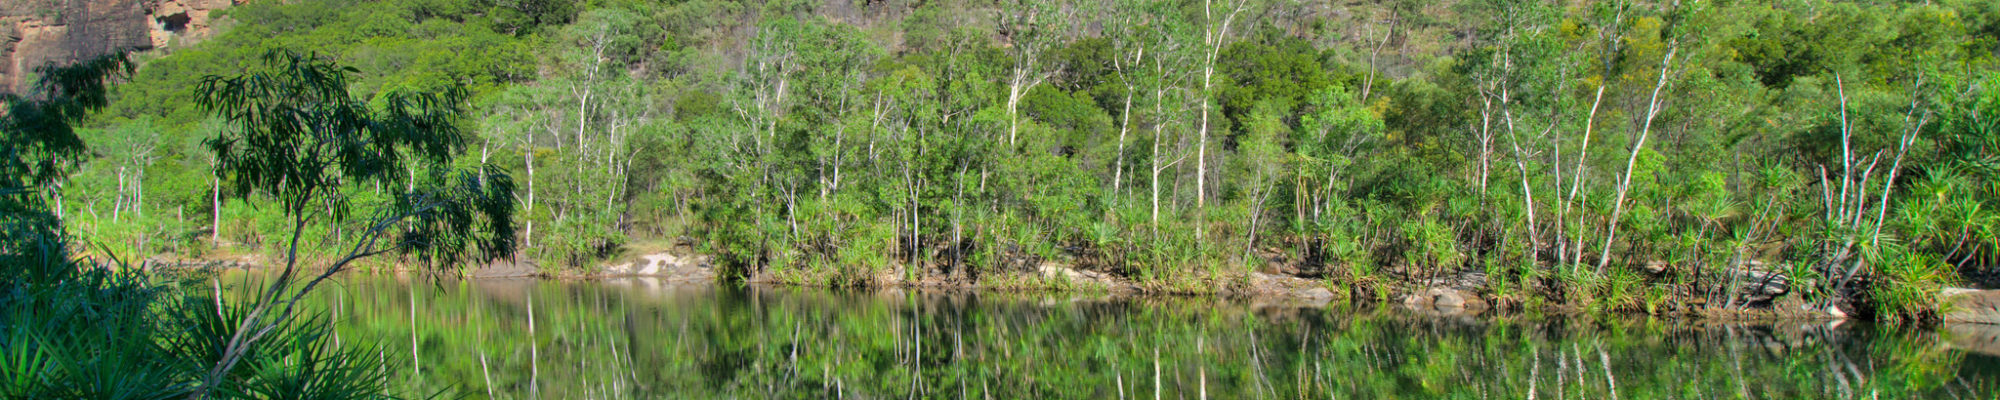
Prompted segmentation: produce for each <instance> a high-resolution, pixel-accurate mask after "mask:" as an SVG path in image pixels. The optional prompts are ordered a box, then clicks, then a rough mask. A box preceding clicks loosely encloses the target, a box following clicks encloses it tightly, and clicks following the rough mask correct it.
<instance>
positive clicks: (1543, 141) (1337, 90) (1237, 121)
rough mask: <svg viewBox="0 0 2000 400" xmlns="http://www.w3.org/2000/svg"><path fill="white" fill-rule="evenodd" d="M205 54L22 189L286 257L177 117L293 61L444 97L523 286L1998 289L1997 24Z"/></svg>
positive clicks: (1895, 295)
mask: <svg viewBox="0 0 2000 400" xmlns="http://www.w3.org/2000/svg"><path fill="white" fill-rule="evenodd" d="M222 15H223V18H226V19H227V20H228V21H229V23H227V24H223V25H222V26H226V28H225V29H224V30H222V31H220V32H219V33H217V34H216V35H215V36H214V37H213V38H210V39H208V40H205V41H202V42H199V43H196V44H192V45H187V46H184V47H172V48H166V49H162V50H158V51H154V52H151V53H147V54H145V55H142V56H139V57H137V58H136V59H135V62H136V64H137V66H138V67H137V68H136V70H135V72H134V73H133V74H132V75H131V77H130V78H129V79H126V80H124V81H123V82H121V83H120V84H118V85H116V86H114V87H113V88H112V89H111V90H110V95H109V97H108V105H107V106H106V107H104V108H103V110H102V111H101V112H98V113H96V114H94V115H93V116H91V117H90V118H89V119H88V120H86V121H85V123H84V124H83V126H84V127H85V128H84V129H81V130H79V136H80V137H82V138H83V140H84V141H86V142H88V143H89V146H90V147H89V148H90V149H91V150H90V152H89V154H87V156H85V157H82V160H81V162H77V163H74V164H73V165H67V166H66V168H64V169H63V170H62V171H61V172H62V174H63V178H62V179H61V180H59V182H60V183H56V184H50V185H46V186H48V188H47V189H45V193H46V195H47V197H48V199H49V200H50V204H53V205H54V207H53V208H54V210H55V213H56V214H57V216H58V217H60V218H62V219H63V220H64V221H65V224H64V226H65V228H66V229H68V230H70V231H72V233H73V234H75V235H77V236H78V237H83V238H89V239H90V240H91V241H92V242H93V243H98V244H101V245H102V246H101V247H102V248H103V249H104V250H103V251H106V252H112V253H119V254H124V255H128V256H133V257H153V256H168V255H171V256H175V257H188V258H213V259H219V258H225V257H232V256H238V255H257V254H271V253H274V252H277V251H280V249H282V248H284V246H285V243H284V241H285V239H286V238H285V237H282V236H285V234H283V233H281V232H289V230H288V227H287V226H286V225H285V224H286V223H287V221H290V220H289V219H287V218H286V217H285V215H284V211H283V210H280V209H277V208H275V207H268V206H259V203H260V202H264V201H265V200H269V199H271V197H270V196H274V195H276V194H274V193H262V194H260V193H256V192H254V191H252V192H249V193H234V192H232V189H231V188H230V187H229V185H228V184H227V183H228V182H230V180H231V179H234V177H231V176H224V175H227V174H221V175H219V174H216V173H213V172H212V171H215V170H216V169H215V166H216V165H217V163H218V159H217V157H216V156H215V153H213V152H210V151H209V149H208V148H207V147H206V146H204V144H203V140H204V139H206V138H211V137H215V136H216V133H217V132H219V131H221V130H226V129H230V127H229V125H228V124H227V123H225V122H224V121H220V120H217V119H216V118H214V117H213V116H212V115H213V114H212V113H210V112H207V111H206V110H204V109H203V108H201V107H200V106H199V104H198V103H199V102H198V101H196V99H197V98H199V96H201V95H202V93H201V88H202V87H203V86H202V84H201V78H202V77H204V76H211V75H224V76H227V75H235V74H240V73H242V72H243V71H244V70H245V69H246V68H247V66H249V65H254V64H255V62H256V61H257V60H259V59H260V58H259V57H261V56H263V55H265V54H268V53H270V52H272V51H289V52H293V53H297V54H316V55H318V57H324V58H327V59H331V60H333V61H337V62H338V63H339V64H341V65H346V66H350V67H353V68H354V70H355V71H357V72H356V73H355V74H354V75H353V76H351V77H350V78H349V81H348V86H347V87H348V88H349V91H351V92H352V93H351V94H352V96H353V98H354V99H357V101H358V102H361V103H365V104H361V105H357V106H365V107H372V108H374V109H382V108H384V107H388V106H389V105H390V103H393V102H395V101H396V99H397V98H398V96H397V93H407V92H439V91H444V90H447V89H451V88H463V91H464V92H463V93H464V96H463V98H462V99H459V101H461V102H462V104H460V106H462V107H465V109H466V112H465V114H464V117H462V118H457V119H455V120H453V121H450V122H449V123H451V124H454V125H455V126H456V128H457V129H456V130H457V131H461V132H463V133H464V134H465V135H466V140H467V143H468V144H467V145H466V151H464V152H462V153H460V155H458V156H457V157H458V159H457V160H451V161H450V162H451V163H454V164H456V165H460V166H475V165H485V164H493V165H497V166H500V167H501V168H503V169H505V170H506V175H508V176H511V178H512V182H513V187H512V198H513V202H514V204H512V205H511V207H512V210H513V211H514V213H515V214H514V215H515V221H516V222H515V223H514V224H513V227H511V228H513V229H515V230H516V232H514V233H513V238H514V239H515V240H518V242H517V244H518V246H516V247H515V248H517V249H518V251H517V252H515V254H514V258H517V259H519V260H522V261H528V262H532V263H533V264H534V265H538V266H540V268H542V269H544V270H545V271H550V272H555V271H589V270H591V269H594V268H598V266H600V265H603V264H604V263H605V262H607V261H609V260H614V259H618V258H620V257H629V256H631V255H633V254H639V253H643V252H649V251H661V250H665V249H670V248H681V249H685V251H691V252H695V253H700V254H705V255H708V256H712V257H714V258H713V260H714V263H715V264H716V265H718V266H720V267H722V268H723V270H724V271H726V274H725V275H728V276H730V277H732V278H762V279H770V280H776V281H784V282H794V283H805V284H820V285H870V284H881V283H886V282H887V281H893V280H904V281H917V280H924V279H942V280H954V281H964V282H974V281H982V280H989V279H992V278H993V277H1007V276H1014V275H1021V274H1032V273H1035V271H1038V269H1039V268H1040V267H1041V266H1043V265H1048V264H1061V265H1067V266H1073V267H1076V268H1081V269H1088V270H1094V271H1100V272H1104V273H1109V274H1116V275H1119V276H1126V277H1132V278H1133V279H1135V280H1138V281H1141V282H1146V285H1147V287H1148V288H1150V289H1154V290H1159V291H1166V292H1184V291H1209V290H1217V288H1222V287H1226V286H1229V285H1231V284H1232V283H1231V282H1234V281H1236V280H1239V279H1241V276H1243V275H1244V274H1246V273H1248V272H1251V271H1264V272H1271V273H1287V274H1292V275H1296V276H1303V277H1310V278H1320V279H1325V280H1326V281H1327V282H1329V284H1328V285H1329V286H1330V287H1334V288H1336V289H1337V290H1338V291H1340V292H1342V293H1345V294H1347V295H1350V296H1355V297H1366V296H1370V295H1377V296H1379V295H1382V294H1384V293H1388V292H1391V291H1393V290H1395V288H1396V287H1399V286H1403V285H1419V286H1420V285H1424V284H1427V283H1428V282H1432V281H1433V280H1434V279H1441V278H1447V277H1462V276H1478V277H1480V279H1482V282H1484V283H1483V285H1484V289H1483V290H1486V291H1487V292H1488V294H1490V295H1492V297H1494V298H1496V299H1500V300H1502V301H1513V302H1541V301H1552V302H1560V303H1573V304H1580V305H1585V306H1587V307H1592V308H1597V309H1623V310H1644V311H1657V310H1659V309H1660V307H1661V306H1662V305H1664V304H1676V305H1679V306H1682V307H1691V308H1710V309H1715V308H1736V307H1743V306H1746V303H1749V302H1751V301H1753V300H1752V299H1753V296H1752V295H1751V294H1750V293H1749V292H1752V291H1750V290H1746V289H1745V288H1744V287H1745V286H1749V285H1748V284H1746V283H1745V281H1746V279H1744V278H1743V277H1765V278H1763V280H1764V281H1766V282H1768V281H1770V278H1768V277H1770V276H1780V275H1782V276H1784V277H1785V280H1786V282H1787V285H1788V287H1789V290H1788V291H1787V293H1786V294H1785V295H1784V296H1786V297H1789V298H1793V299H1798V300H1803V301H1808V302H1816V303H1817V302H1832V301H1835V300H1843V301H1855V302H1857V303H1859V304H1864V305H1866V306H1867V308H1868V309H1869V310H1872V311H1873V312H1875V313H1876V314H1878V315H1879V316H1883V317H1887V318H1927V317H1929V316H1930V315H1931V313H1933V312H1934V311H1935V310H1934V308H1932V307H1933V306H1931V304H1934V300H1935V297H1936V296H1937V292H1938V290H1940V288H1942V287H1944V286H1947V285H1960V284H1973V283H1978V282H1986V281H1988V280H1990V279H1991V277H1992V272H1993V269H1994V267H1995V266H1996V261H2000V213H1996V210H2000V175H1996V174H2000V158H1996V153H1995V151H1994V150H1995V146H1996V145H2000V69H1996V64H1995V61H1996V56H2000V5H1996V3H1993V2H1987V1H1934V2H1921V3H1918V2H1900V1H1852V2H1762V1H1685V2H1682V1H1672V2H1667V1H1660V2H1641V1H1566V0H1558V1H1529V2H1522V1H1505V0H1462V1H1446V2H1422V1H1408V0H1381V1H1371V2H1330V1H1268V0H1199V1H1189V0H1102V1H1077V2H1072V1H1051V0H1018V1H1017V0H1004V1H984V0H982V1H931V2H911V1H899V0H892V1H871V2H825V3H820V2H801V1H768V2H745V1H723V0H683V1H666V2H654V1H621V0H608V1H589V2H575V1H567V0H421V1H368V0H364V1H351V0H342V1H334V0H300V1H289V2H270V1H262V2H248V3H245V4H242V5H239V6H236V7H233V8H230V9H228V10H226V11H223V12H222ZM403 175H409V176H414V175H416V174H403ZM413 179H414V178H413ZM382 184H385V183H381V182H375V183H373V185H374V186H373V187H369V186H367V185H349V186H348V187H347V188H345V189H343V190H345V192H343V193H340V194H339V196H340V197H341V198H343V199H353V200H354V201H362V202H366V201H371V200H370V199H378V200H379V196H380V193H381V192H382V189H381V188H380V186H381V185H382ZM386 184H392V185H393V182H389V183H386ZM410 184H411V185H415V183H414V182H412V183H410ZM392 189H393V188H392ZM239 195H240V197H241V200H236V201H232V199H231V197H232V196H239ZM260 196H262V197H260ZM260 199H263V200H260ZM312 229H317V230H315V231H313V232H319V233H324V234H327V235H341V234H343V233H342V232H343V231H342V230H341V229H338V228H337V227H330V226H329V227H317V228H312ZM306 250H307V251H313V249H310V248H308V249H306ZM317 251H319V252H321V253H322V254H321V255H322V256H330V255H331V254H332V253H334V252H338V251H340V249H333V248H327V249H318V250H317ZM381 262H384V263H393V262H398V260H395V259H384V260H383V261H381ZM402 262H413V261H412V260H408V259H404V260H402ZM1751 281H1753V282H1751V283H1753V284H1755V286H1759V287H1761V286H1763V284H1756V283H1755V282H1754V279H1751ZM1759 301H1763V300H1759Z"/></svg>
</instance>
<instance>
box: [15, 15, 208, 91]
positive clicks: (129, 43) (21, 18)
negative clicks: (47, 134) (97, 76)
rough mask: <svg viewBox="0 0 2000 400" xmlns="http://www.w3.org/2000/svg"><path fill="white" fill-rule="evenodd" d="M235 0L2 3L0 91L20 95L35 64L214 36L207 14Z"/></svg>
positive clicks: (144, 48) (71, 59)
mask: <svg viewBox="0 0 2000 400" xmlns="http://www.w3.org/2000/svg"><path fill="white" fill-rule="evenodd" d="M235 4H236V1H235V0H55V1H0V92H8V93H19V92H20V91H22V90H24V89H27V88H25V87H22V85H23V84H25V83H26V80H27V79H26V77H27V75H29V73H30V72H32V71H33V70H34V68H37V67H40V66H43V65H47V64H50V63H55V64H67V63H72V62H76V61H82V60H87V59H90V58H94V57H98V56H102V55H105V54H111V53H113V52H117V51H128V50H149V49H155V48H162V47H166V46H169V45H171V44H174V43H176V40H177V39H178V40H179V42H180V43H186V42H191V41H193V40H198V39H200V38H204V37H207V36H210V35H212V33H213V32H212V31H213V21H211V18H210V15H211V13H213V12H215V11H220V10H222V9H224V8H228V7H230V6H233V5H235Z"/></svg>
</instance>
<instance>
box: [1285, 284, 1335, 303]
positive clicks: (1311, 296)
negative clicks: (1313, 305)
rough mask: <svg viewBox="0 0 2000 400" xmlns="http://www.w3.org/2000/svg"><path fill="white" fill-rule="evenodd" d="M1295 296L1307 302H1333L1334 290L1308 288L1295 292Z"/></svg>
mask: <svg viewBox="0 0 2000 400" xmlns="http://www.w3.org/2000/svg"><path fill="white" fill-rule="evenodd" d="M1293 294H1294V295H1296V296H1299V297H1300V298H1304V299H1307V300H1331V299H1333V291H1332V290H1327V289H1326V288H1324V287H1314V288H1307V289H1304V290H1299V291H1297V292H1293Z"/></svg>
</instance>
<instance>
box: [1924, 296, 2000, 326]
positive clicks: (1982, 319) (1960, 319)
mask: <svg viewBox="0 0 2000 400" xmlns="http://www.w3.org/2000/svg"><path fill="white" fill-rule="evenodd" d="M1938 297H1939V298H1942V299H1944V322H1956V323H1971V324H1989V325H2000V290H1973V289H1963V288H1948V289H1944V290H1942V291H1940V292H1939V293H1938Z"/></svg>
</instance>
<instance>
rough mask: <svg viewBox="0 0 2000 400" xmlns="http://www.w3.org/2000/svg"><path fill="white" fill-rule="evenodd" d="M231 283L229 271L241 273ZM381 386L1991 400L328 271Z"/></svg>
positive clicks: (1746, 351)
mask: <svg viewBox="0 0 2000 400" xmlns="http://www.w3.org/2000/svg"><path fill="white" fill-rule="evenodd" d="M243 279H246V278H244V277H240V276H239V277H237V278H235V279H234V280H235V281H237V282H239V283H240V282H242V281H243ZM340 279H341V282H340V284H339V285H336V286H330V287H327V288H326V289H324V290H323V292H321V293H317V294H316V296H315V297H316V299H315V300H316V301H319V302H321V303H322V304H325V305H327V306H328V307H329V308H330V309H331V310H332V313H333V316H334V317H335V318H334V319H333V324H334V325H335V331H336V332H338V334H339V336H340V337H341V338H342V340H357V339H361V338H365V339H366V340H370V341H372V343H374V344H375V345H377V346H380V347H381V349H380V350H379V353H380V357H382V358H384V359H388V360H390V361H394V363H393V364H394V368H399V369H402V370H404V371H405V372H403V373H401V374H400V376H401V377H400V378H399V380H402V382H400V383H398V387H397V390H399V391H404V392H406V394H430V393H443V394H445V395H446V397H468V398H487V397H491V398H548V399H610V398H1094V399H1118V398H1131V399H1153V398H1161V399H1196V398H1203V397H1207V398H1288V399H1289V398H1315V399H1323V398H1343V399H1345V398H1411V399H1510V398H1538V399H1569V398H1575V399H1674V398H1685V399H1709V398H1933V399H1948V398H1993V397H1994V396H1995V395H1996V393H2000V363H1996V359H1995V358H1993V357H1992V356H1988V355H1984V354H1981V353H1976V352H1968V351H1964V350H1960V348H1959V347H1955V346H1953V345H1951V344H1950V343H1951V340H1950V336H1951V334H1949V333H1943V332H1944V331H1939V330H1916V329H1887V328H1879V327H1872V326H1868V325H1866V324H1860V323H1851V322H1850V323H1826V322H1816V323H1792V324H1775V325H1771V324H1766V325H1723V324H1694V323H1687V322H1674V321H1662V320H1640V319H1612V320H1605V319H1601V318H1587V317H1533V316H1479V317H1463V316H1459V317H1447V316H1435V315H1419V314H1416V313H1412V312H1409V311H1401V310H1396V309H1379V310H1378V309H1373V308H1369V309H1353V308H1340V307H1335V308H1315V307H1297V306H1269V305H1254V304H1251V303H1249V302H1245V301H1240V300H1220V299H1189V298H1107V297H1102V296H1088V295H1084V296H1078V295H1051V294H995V293H936V292H919V291H903V290H888V291H859V292H857V291H829V290H820V289H796V288H767V287H749V288H729V287H712V286H709V285H678V286H677V285H667V284H661V283H659V282H656V281H647V280H611V281H585V282H567V281H541V280H471V281H464V280H446V281H437V280H427V279H417V280H416V284H411V280H410V279H408V278H403V277H391V276H381V275H349V276H345V277H342V278H340Z"/></svg>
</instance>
